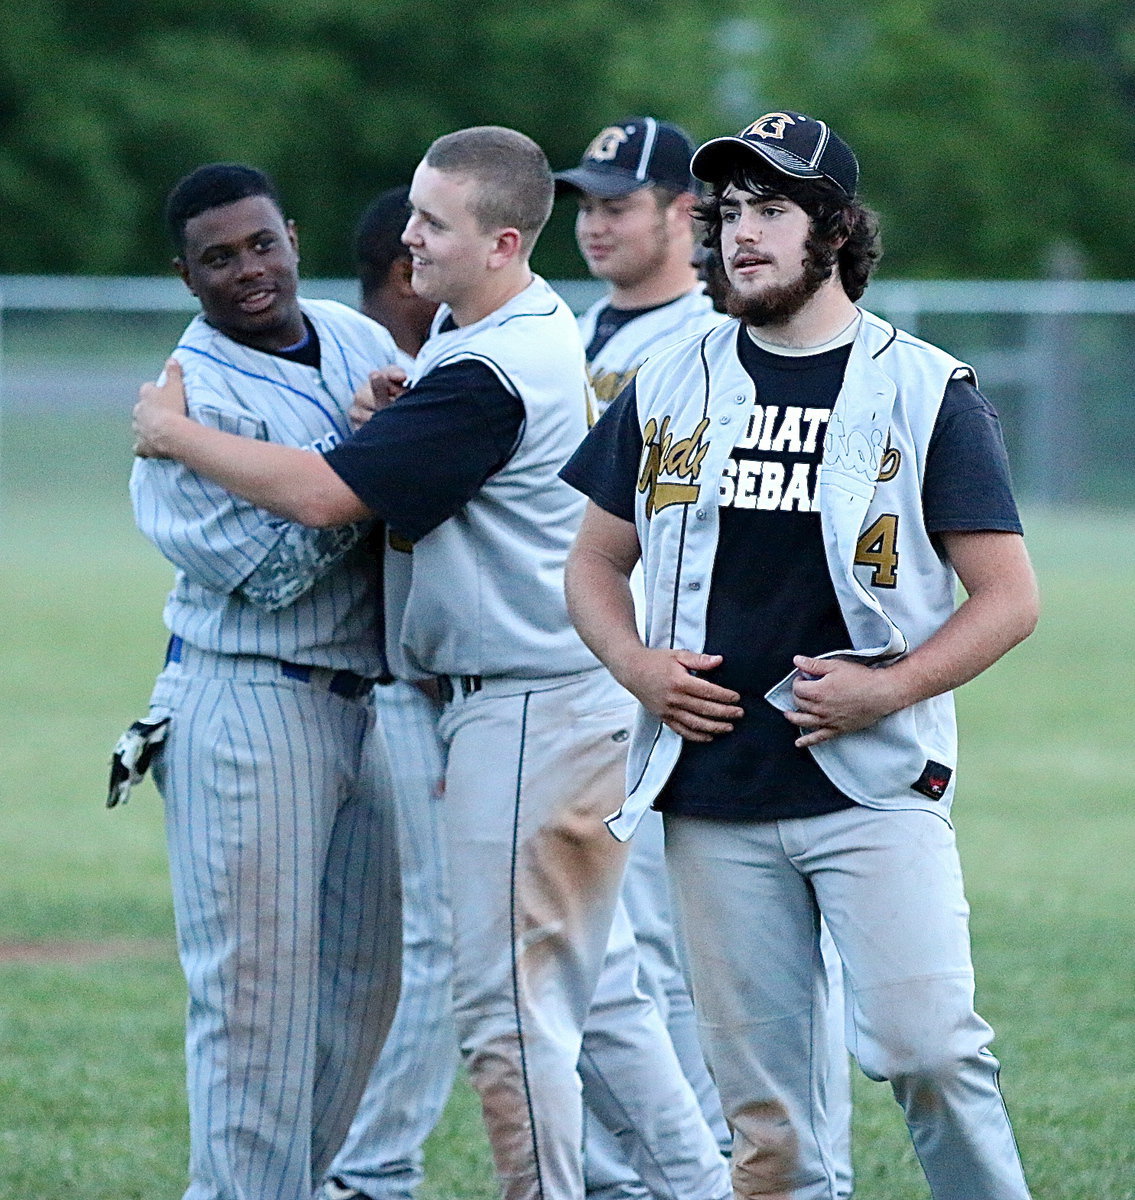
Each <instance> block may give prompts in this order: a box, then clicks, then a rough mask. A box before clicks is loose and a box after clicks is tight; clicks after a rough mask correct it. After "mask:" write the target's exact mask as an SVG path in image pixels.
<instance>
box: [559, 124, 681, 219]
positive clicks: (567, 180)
mask: <svg viewBox="0 0 1135 1200" xmlns="http://www.w3.org/2000/svg"><path fill="white" fill-rule="evenodd" d="M693 152H694V144H693V142H692V141H690V139H689V138H688V137H687V136H686V134H685V133H684V132H683V131H682V130H681V129H679V128H678V126H677V125H671V124H670V122H669V121H659V120H658V119H657V118H655V117H629V118H628V119H627V120H625V121H621V122H620V123H619V124H618V125H608V126H607V128H606V129H602V130H600V131H599V133H597V134H596V135H595V137H594V138H592V140H591V144H590V145H589V146H588V147H587V149H586V150H585V151H584V152H583V158H582V159H581V160H580V163H579V166H578V167H572V169H571V170H570V171H558V172H557V173H556V191H557V192H558V193H560V194H562V193H563V192H565V191H578V192H588V193H590V194H591V195H593V196H602V197H603V198H604V199H605V200H609V199H614V198H615V197H617V196H629V195H630V194H631V192H637V191H638V190H639V189H640V188H644V187H650V186H651V185H657V186H659V187H664V188H671V189H673V190H674V191H676V192H696V191H697V184H696V183H695V182H694V180H693V177H692V176H691V175H690V155H691V154H693Z"/></svg>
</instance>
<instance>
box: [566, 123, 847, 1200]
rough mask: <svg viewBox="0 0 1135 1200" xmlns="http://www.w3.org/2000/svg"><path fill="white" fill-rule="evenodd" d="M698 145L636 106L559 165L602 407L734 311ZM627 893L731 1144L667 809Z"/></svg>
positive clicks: (836, 1046)
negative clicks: (583, 280)
mask: <svg viewBox="0 0 1135 1200" xmlns="http://www.w3.org/2000/svg"><path fill="white" fill-rule="evenodd" d="M693 152H694V146H693V143H692V142H691V141H690V139H689V138H688V137H687V136H686V134H685V133H684V132H683V131H682V130H681V129H679V128H678V126H676V125H672V124H669V123H668V122H665V121H659V120H657V119H656V118H654V117H631V118H630V119H629V120H626V121H623V122H622V123H620V124H618V125H611V126H608V127H607V128H606V129H603V130H602V131H600V133H598V134H597V135H596V137H595V138H594V139H593V140H592V141H591V143H590V145H588V147H587V149H586V150H585V151H584V153H583V158H582V159H581V161H580V163H579V166H578V167H574V168H572V169H570V170H567V171H560V172H559V173H558V174H557V175H556V182H557V187H558V190H559V191H560V192H561V193H562V192H571V193H573V194H574V195H575V196H576V198H577V202H578V214H577V216H576V223H575V233H576V240H577V242H578V244H579V250H580V253H581V254H582V255H583V257H584V260H585V261H586V262H587V266H588V269H589V270H590V272H591V274H592V275H593V276H595V277H596V278H597V279H603V280H606V281H607V282H608V283H609V284H610V292H609V293H608V295H607V296H605V297H604V298H603V299H601V300H598V301H596V303H595V304H593V305H592V306H591V308H589V309H588V310H587V312H585V313H584V314H583V315H582V316H581V317H580V318H579V326H580V333H581V335H582V337H583V344H584V347H585V350H586V353H587V362H588V374H589V375H590V378H591V383H592V387H593V388H594V391H595V395H596V400H597V407H598V409H599V411H600V413H602V412H603V411H605V410H606V408H607V406H608V404H609V403H610V401H611V400H613V399H614V398H615V396H617V395H618V394H619V392H621V391H622V390H623V388H625V387H626V385H627V384H628V383H630V381H631V380H632V379H633V378H634V377H635V375H636V374H637V372H638V369H639V367H641V366H642V364H643V362H644V361H645V360H646V359H647V358H648V357H649V356H650V355H651V354H654V353H656V352H657V351H659V350H662V349H664V348H665V347H666V346H669V345H671V344H672V343H674V342H675V341H678V340H680V339H682V338H684V337H689V336H691V335H692V334H697V333H704V332H706V331H708V330H710V329H713V328H715V327H716V326H718V325H720V324H722V323H723V322H724V321H726V320H727V319H728V318H727V317H726V315H725V313H724V312H723V311H719V310H718V308H716V307H715V304H714V298H713V297H712V296H711V295H710V294H708V293H709V289H708V288H707V287H706V286H705V284H704V282H703V281H702V280H700V279H699V275H698V270H697V268H696V267H695V265H694V263H695V262H696V260H697V258H698V255H697V253H696V251H695V246H694V219H693V207H694V204H695V202H696V200H697V189H698V184H697V182H696V181H695V180H694V178H693V177H692V176H691V175H690V158H691V156H692V155H693ZM633 584H634V585H635V586H637V587H639V588H641V577H640V576H638V575H636V576H635V579H634V581H633ZM639 598H640V600H641V596H639ZM623 900H624V903H625V904H626V908H627V912H628V913H629V915H630V918H631V922H632V924H633V926H634V930H635V937H636V940H637V942H638V946H639V958H640V963H641V967H642V975H641V983H642V985H643V986H644V987H645V988H646V989H647V990H648V991H649V992H650V994H651V996H652V997H653V999H654V1000H655V1003H657V1004H658V1006H659V1009H660V1011H661V1012H662V1014H663V1017H664V1019H665V1021H666V1026H667V1029H668V1030H669V1032H670V1037H671V1040H672V1041H673V1043H674V1048H675V1050H676V1051H677V1053H678V1057H679V1060H680V1061H681V1063H682V1069H683V1071H684V1072H685V1074H686V1078H687V1079H689V1081H690V1084H691V1085H692V1086H693V1088H694V1090H695V1092H696V1093H697V1096H698V1100H699V1103H700V1104H701V1108H702V1112H703V1114H704V1115H705V1118H706V1120H707V1121H708V1122H709V1123H710V1126H711V1128H712V1129H713V1131H714V1134H715V1136H716V1137H717V1138H718V1141H719V1143H720V1145H721V1146H722V1149H723V1150H724V1151H726V1152H728V1146H729V1140H730V1135H729V1131H728V1128H727V1126H726V1123H725V1119H724V1117H723V1116H722V1113H721V1103H720V1100H719V1098H718V1095H717V1091H716V1089H715V1087H714V1086H713V1081H712V1080H711V1079H710V1076H709V1072H708V1071H707V1070H706V1066H705V1058H704V1056H703V1053H702V1049H701V1045H700V1043H699V1040H698V1033H697V1023H696V1018H695V1015H694V1010H693V1004H692V1001H691V999H690V994H689V989H688V986H687V982H686V971H685V969H684V967H683V963H682V961H681V956H680V954H679V951H678V947H677V943H676V938H675V932H674V921H673V915H672V906H671V898H670V889H669V886H668V885H667V881H666V871H665V852H664V836H663V830H662V816H661V814H660V813H656V812H653V811H651V812H648V813H646V814H644V817H643V820H642V822H641V823H640V825H639V827H638V829H637V830H636V832H635V837H634V840H633V841H632V843H631V852H630V857H629V859H628V861H627V873H626V878H625V880H624V882H623ZM822 945H823V951H824V961H825V963H826V965H827V967H828V975H829V979H828V985H829V1011H830V1017H829V1021H828V1029H829V1039H830V1052H831V1057H830V1076H829V1079H828V1089H829V1107H830V1109H831V1123H832V1128H833V1130H836V1131H837V1135H836V1149H835V1172H836V1177H837V1196H838V1197H841V1198H842V1197H847V1196H850V1195H851V1192H852V1168H851V1080H850V1073H849V1070H848V1056H847V1053H846V1050H845V1048H844V1018H843V977H842V971H841V968H840V964H839V957H838V955H837V954H836V953H835V947H834V946H833V945H832V942H831V938H830V937H829V936H828V935H827V933H826V931H825V933H824V938H823V942H822ZM587 1135H588V1140H587V1144H586V1151H587V1153H586V1170H587V1180H588V1191H589V1194H592V1195H609V1194H614V1195H627V1194H633V1193H634V1189H635V1181H634V1179H633V1172H630V1170H629V1167H628V1165H627V1164H626V1162H625V1160H624V1161H620V1156H619V1155H618V1154H617V1152H616V1150H615V1148H614V1147H613V1146H611V1145H610V1140H609V1138H608V1137H607V1136H606V1134H605V1132H604V1130H603V1128H602V1126H601V1125H596V1124H595V1123H594V1122H592V1123H590V1124H589V1125H588V1127H587Z"/></svg>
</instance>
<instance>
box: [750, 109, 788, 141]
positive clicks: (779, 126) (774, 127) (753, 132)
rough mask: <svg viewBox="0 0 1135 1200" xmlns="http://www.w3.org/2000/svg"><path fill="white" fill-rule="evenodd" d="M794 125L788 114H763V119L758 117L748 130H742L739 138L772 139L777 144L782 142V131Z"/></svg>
mask: <svg viewBox="0 0 1135 1200" xmlns="http://www.w3.org/2000/svg"><path fill="white" fill-rule="evenodd" d="M795 124H796V122H795V121H794V120H793V119H792V118H791V117H790V116H789V115H788V113H782V112H774V113H765V115H764V116H763V117H758V118H757V119H756V120H755V121H754V122H753V123H752V125H750V126H749V128H748V129H742V130H741V135H740V136H741V137H743V138H745V137H762V138H772V139H775V140H776V141H778V142H779V141H782V140H783V138H784V131H785V130H786V129H787V128H788V127H789V125H795Z"/></svg>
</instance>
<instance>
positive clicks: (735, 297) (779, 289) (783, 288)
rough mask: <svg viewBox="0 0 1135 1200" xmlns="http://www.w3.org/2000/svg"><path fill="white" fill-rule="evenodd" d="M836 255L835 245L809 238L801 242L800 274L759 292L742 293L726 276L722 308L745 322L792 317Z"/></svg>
mask: <svg viewBox="0 0 1135 1200" xmlns="http://www.w3.org/2000/svg"><path fill="white" fill-rule="evenodd" d="M838 257H839V251H838V249H837V248H835V247H833V246H831V245H828V244H826V243H818V242H815V241H813V239H812V238H811V237H809V238H808V240H807V241H806V242H805V243H804V261H803V263H801V267H800V274H799V275H797V276H796V278H795V279H793V280H792V281H791V282H789V283H782V284H779V285H777V286H775V287H770V288H767V289H766V290H765V291H764V292H762V293H761V294H760V295H759V296H742V295H739V294H738V292H737V290H736V289H735V288H734V287H733V285H732V283H729V282H728V278H727V279H726V291H725V311H726V312H727V313H728V314H729V315H730V316H731V317H739V318H740V319H741V320H742V321H744V322H745V324H746V325H752V326H754V327H755V328H758V329H759V328H760V327H761V326H763V325H780V324H782V323H783V322H785V321H787V320H789V319H790V318H791V317H794V316H795V315H796V314H797V313H798V312H799V311H800V310H801V309H802V308H803V307H804V305H805V304H807V302H808V301H809V300H810V299H811V298H812V297H813V296H814V295H815V294H816V292H818V291H819V289H820V286H821V284H823V283H824V282H825V281H826V280H827V279H829V278H831V273H832V271H833V270H834V269H835V264H836V260H837V258H838Z"/></svg>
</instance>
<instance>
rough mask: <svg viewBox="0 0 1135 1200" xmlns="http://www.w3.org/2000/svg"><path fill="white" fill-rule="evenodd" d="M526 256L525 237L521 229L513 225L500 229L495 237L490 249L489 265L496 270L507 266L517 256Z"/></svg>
mask: <svg viewBox="0 0 1135 1200" xmlns="http://www.w3.org/2000/svg"><path fill="white" fill-rule="evenodd" d="M523 257H525V251H524V239H523V238H522V237H521V236H520V230H519V229H513V228H511V227H508V228H505V229H498V230H497V232H496V233H495V235H494V237H493V245H492V248H491V249H490V250H489V259H488V265H489V267H490V268H491V269H492V270H494V271H496V270H499V269H500V268H501V267H504V266H507V265H508V264H509V263H510V262H513V261H514V260H515V259H517V258H523Z"/></svg>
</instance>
